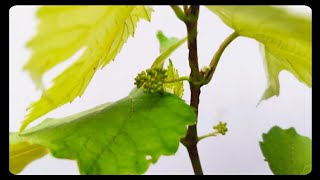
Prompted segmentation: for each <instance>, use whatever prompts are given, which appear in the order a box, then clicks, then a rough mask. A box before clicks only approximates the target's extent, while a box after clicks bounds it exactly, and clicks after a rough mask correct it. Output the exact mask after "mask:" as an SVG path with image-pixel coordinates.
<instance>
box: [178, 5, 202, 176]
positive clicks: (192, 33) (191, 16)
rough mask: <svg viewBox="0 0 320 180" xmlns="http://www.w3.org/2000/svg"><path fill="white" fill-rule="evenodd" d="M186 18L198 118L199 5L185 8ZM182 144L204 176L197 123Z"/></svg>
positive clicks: (189, 128) (190, 82) (196, 170)
mask: <svg viewBox="0 0 320 180" xmlns="http://www.w3.org/2000/svg"><path fill="white" fill-rule="evenodd" d="M184 11H185V17H184V20H183V22H184V23H185V25H186V27H187V32H188V49H189V55H188V59H189V67H190V69H191V73H190V76H189V77H190V79H189V85H190V91H191V99H190V106H192V107H193V108H194V109H195V113H196V115H197V117H198V107H199V99H200V92H201V91H200V87H201V85H200V84H199V83H194V82H199V81H200V80H201V75H200V72H199V64H198V48H197V24H198V17H199V5H191V6H190V7H189V8H186V7H184ZM181 143H182V144H183V145H184V146H185V147H186V148H187V150H188V154H189V158H190V160H191V164H192V168H193V171H194V173H195V174H196V175H203V171H202V167H201V163H200V158H199V153H198V148H197V143H198V133H197V123H196V124H194V125H190V126H188V130H187V135H186V136H185V137H184V138H182V139H181Z"/></svg>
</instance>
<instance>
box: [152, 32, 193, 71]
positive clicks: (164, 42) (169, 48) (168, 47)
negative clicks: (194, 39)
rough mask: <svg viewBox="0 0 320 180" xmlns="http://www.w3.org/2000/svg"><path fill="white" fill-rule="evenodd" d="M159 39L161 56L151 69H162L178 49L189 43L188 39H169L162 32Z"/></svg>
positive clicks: (158, 35) (158, 34) (158, 36)
mask: <svg viewBox="0 0 320 180" xmlns="http://www.w3.org/2000/svg"><path fill="white" fill-rule="evenodd" d="M157 38H158V40H159V43H160V53H161V54H160V56H159V57H157V59H156V60H155V61H154V62H153V64H152V66H151V68H152V69H154V68H162V67H163V65H164V62H165V60H166V59H167V58H168V57H169V56H170V54H171V53H173V52H174V51H175V50H176V49H177V48H178V47H180V46H181V45H182V44H183V43H184V42H186V41H187V37H185V38H183V39H180V40H179V39H178V38H175V37H171V38H168V37H166V36H165V35H164V34H163V33H162V32H161V31H158V33H157Z"/></svg>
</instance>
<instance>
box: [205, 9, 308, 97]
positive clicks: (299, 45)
mask: <svg viewBox="0 0 320 180" xmlns="http://www.w3.org/2000/svg"><path fill="white" fill-rule="evenodd" d="M207 7H208V8H209V10H211V11H212V12H214V13H215V14H217V15H218V16H219V17H220V18H221V19H222V20H223V22H224V23H226V24H227V25H228V26H229V27H231V28H233V29H234V30H235V31H236V32H237V33H238V34H239V35H241V36H245V37H249V38H253V39H256V40H257V41H259V42H260V43H262V44H263V45H262V49H263V52H264V54H263V56H264V57H265V59H264V65H265V68H266V72H267V77H268V87H267V89H266V90H265V92H264V94H263V96H262V98H261V100H260V101H262V100H266V99H268V98H270V97H272V96H275V95H276V96H278V95H279V87H280V86H279V79H278V76H279V73H280V72H281V71H282V70H287V71H289V72H290V73H292V74H293V75H294V76H295V77H296V78H297V79H298V80H299V81H301V82H303V83H304V84H306V85H307V86H309V87H311V18H310V17H306V16H302V15H300V14H294V13H293V12H289V11H288V10H286V9H284V8H280V7H273V6H207Z"/></svg>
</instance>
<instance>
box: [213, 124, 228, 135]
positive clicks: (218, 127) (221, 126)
mask: <svg viewBox="0 0 320 180" xmlns="http://www.w3.org/2000/svg"><path fill="white" fill-rule="evenodd" d="M213 129H215V130H217V131H218V132H219V133H220V134H222V135H225V134H226V132H227V131H228V128H227V123H226V122H221V121H220V122H219V124H218V125H216V126H213Z"/></svg>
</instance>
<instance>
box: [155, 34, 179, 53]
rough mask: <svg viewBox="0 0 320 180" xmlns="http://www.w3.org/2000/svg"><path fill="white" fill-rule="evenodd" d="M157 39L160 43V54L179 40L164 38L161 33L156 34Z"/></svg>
mask: <svg viewBox="0 0 320 180" xmlns="http://www.w3.org/2000/svg"><path fill="white" fill-rule="evenodd" d="M157 38H158V41H159V43H160V53H163V52H165V51H166V50H168V49H169V48H170V47H171V46H173V45H174V44H176V43H177V42H178V41H179V39H178V38H176V37H170V38H168V37H166V36H165V35H164V34H163V32H162V31H158V32H157Z"/></svg>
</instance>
